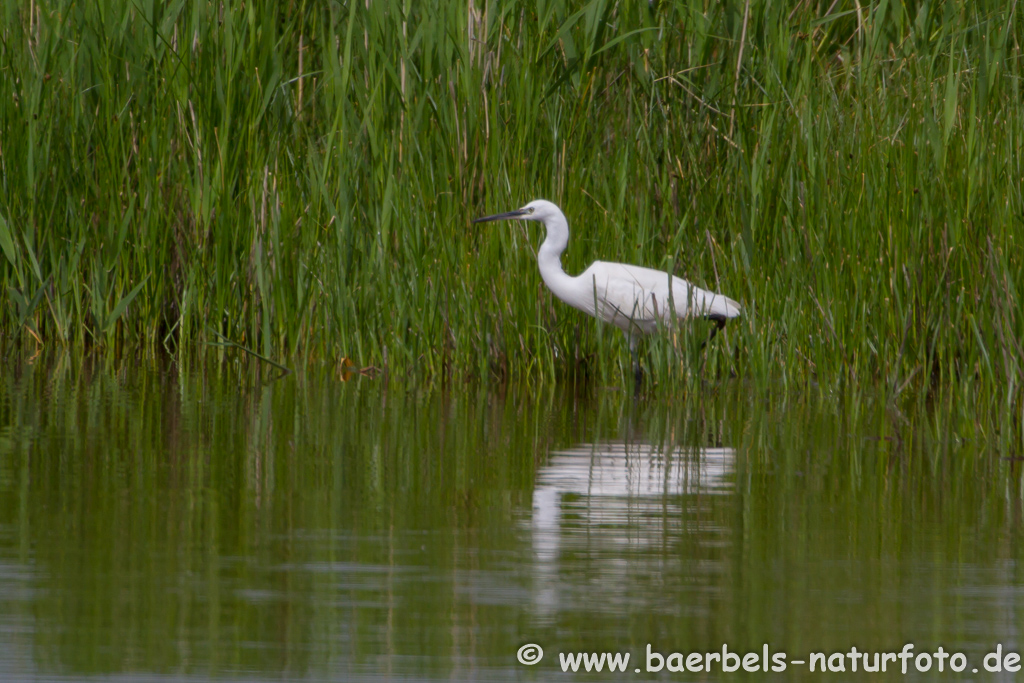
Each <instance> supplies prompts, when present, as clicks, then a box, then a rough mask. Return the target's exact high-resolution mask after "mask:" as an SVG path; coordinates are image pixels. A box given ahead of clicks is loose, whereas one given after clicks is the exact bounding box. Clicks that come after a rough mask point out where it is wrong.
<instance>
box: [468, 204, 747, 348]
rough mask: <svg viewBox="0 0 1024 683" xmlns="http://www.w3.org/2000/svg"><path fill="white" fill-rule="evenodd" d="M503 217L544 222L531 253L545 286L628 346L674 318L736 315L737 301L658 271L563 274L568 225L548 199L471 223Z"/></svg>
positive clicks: (617, 267) (598, 268) (614, 268)
mask: <svg viewBox="0 0 1024 683" xmlns="http://www.w3.org/2000/svg"><path fill="white" fill-rule="evenodd" d="M504 219H521V220H527V221H540V222H541V223H543V224H544V227H545V228H547V237H546V238H545V240H544V243H543V244H541V246H540V250H539V251H538V252H537V265H538V266H539V267H540V275H541V277H542V278H543V279H544V283H545V284H546V285H547V286H548V289H550V290H551V292H552V293H553V294H554V295H555V296H556V297H558V298H559V299H561V300H562V301H564V302H565V303H567V304H569V305H570V306H572V307H573V308H578V309H579V310H581V311H583V312H584V313H587V314H589V315H592V316H594V317H596V318H599V319H601V320H603V321H605V322H607V323H611V324H612V325H615V326H616V327H618V328H619V329H621V330H623V331H624V332H626V334H627V335H629V338H630V346H631V347H634V346H635V339H636V333H640V334H650V333H651V332H654V331H655V330H656V329H658V327H659V326H663V325H670V324H672V323H674V322H675V321H676V320H683V319H686V318H690V317H703V318H709V319H711V320H714V321H716V322H718V323H719V325H720V326H721V325H723V324H724V323H725V321H726V320H728V319H730V318H738V317H739V316H740V312H741V309H740V305H739V304H738V303H736V302H735V301H733V300H732V299H730V298H729V297H727V296H724V295H722V294H716V293H715V292H709V291H707V290H706V289H701V288H700V287H696V286H694V285H691V284H690V283H689V282H687V281H686V280H684V279H682V278H680V277H676V276H675V275H672V274H671V273H667V272H665V271H661V270H654V269H652V268H642V267H640V266H632V265H628V264H625V263H609V262H607V261H595V262H594V263H592V264H590V267H589V268H587V269H586V270H585V271H583V272H582V273H580V274H579V275H577V276H575V277H573V276H572V275H569V274H567V273H566V272H565V271H564V270H562V262H561V257H562V252H564V251H565V248H566V247H567V246H568V244H569V223H568V221H567V220H566V219H565V214H563V213H562V210H561V209H559V208H558V207H557V206H555V205H554V204H552V203H551V202H549V201H546V200H544V199H537V200H534V201H532V202H530V203H529V204H527V205H526V206H524V207H523V208H521V209H517V210H515V211H509V212H508V213H501V214H496V215H494V216H486V217H484V218H478V219H476V220H475V221H473V222H474V223H481V222H484V221H495V220H504Z"/></svg>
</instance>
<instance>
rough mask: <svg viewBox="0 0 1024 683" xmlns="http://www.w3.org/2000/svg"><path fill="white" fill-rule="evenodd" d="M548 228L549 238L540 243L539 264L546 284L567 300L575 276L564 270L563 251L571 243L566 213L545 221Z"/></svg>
mask: <svg viewBox="0 0 1024 683" xmlns="http://www.w3.org/2000/svg"><path fill="white" fill-rule="evenodd" d="M544 227H545V228H547V232H548V235H547V238H545V240H544V243H543V244H542V245H540V249H539V250H538V251H537V265H538V266H539V267H540V276H541V277H542V278H544V284H546V285H547V286H548V288H549V289H551V291H552V292H553V293H554V295H555V296H557V297H558V298H559V299H561V300H562V301H567V298H566V297H567V296H569V292H570V289H571V285H572V280H573V278H572V277H571V276H569V275H567V274H566V272H565V271H564V270H562V260H561V259H562V252H563V251H565V248H566V247H567V246H568V245H569V222H568V221H567V220H565V215H564V214H562V212H558V214H557V215H555V216H552V217H550V218H548V219H547V220H545V221H544Z"/></svg>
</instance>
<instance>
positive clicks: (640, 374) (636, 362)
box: [629, 337, 644, 396]
mask: <svg viewBox="0 0 1024 683" xmlns="http://www.w3.org/2000/svg"><path fill="white" fill-rule="evenodd" d="M629 352H630V355H632V356H633V394H634V395H635V396H639V395H640V385H641V384H643V381H644V371H643V368H641V367H640V356H639V354H638V353H637V350H636V338H635V337H634V338H633V339H631V340H630V341H629Z"/></svg>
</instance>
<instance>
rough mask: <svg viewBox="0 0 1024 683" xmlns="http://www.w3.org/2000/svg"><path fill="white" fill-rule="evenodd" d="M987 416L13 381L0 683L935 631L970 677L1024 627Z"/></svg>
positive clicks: (844, 404)
mask: <svg viewBox="0 0 1024 683" xmlns="http://www.w3.org/2000/svg"><path fill="white" fill-rule="evenodd" d="M967 411H968V409H967V408H966V407H964V406H963V405H961V403H959V402H957V401H954V400H950V401H948V402H945V403H942V404H941V405H937V406H936V405H933V406H930V407H919V408H918V409H916V410H909V409H907V408H906V407H903V408H900V409H898V408H896V407H894V406H892V405H888V404H887V403H886V402H885V400H884V398H877V399H873V398H871V397H865V398H861V399H859V400H851V399H842V400H841V399H832V398H829V397H822V396H819V395H816V394H813V392H811V393H810V394H802V395H799V396H793V395H783V396H776V397H766V396H756V395H754V394H753V393H752V392H750V391H748V390H747V388H745V387H744V386H741V385H729V384H726V385H722V386H717V387H710V388H708V387H705V388H703V389H701V390H699V391H693V392H690V393H688V394H686V395H680V396H677V397H675V398H673V399H672V400H667V399H664V398H658V399H645V400H640V401H634V400H633V399H632V398H631V397H629V396H623V395H622V394H621V393H620V392H616V391H607V390H602V389H600V388H599V387H588V388H584V389H579V388H576V389H567V388H548V389H545V390H542V391H540V392H539V393H538V392H536V391H534V390H532V389H529V388H525V387H524V388H523V389H522V390H515V389H507V390H506V391H504V392H490V393H487V392H482V391H477V390H473V391H465V390H462V389H460V390H458V391H455V390H453V391H450V392H437V393H432V394H427V395H421V394H419V393H417V392H415V391H409V390H408V389H405V388H401V389H399V388H396V387H395V386H394V385H392V386H387V385H385V383H384V382H382V381H365V380H362V381H359V382H355V383H340V382H337V381H335V380H333V379H332V378H331V377H330V376H329V375H326V374H325V375H324V376H314V375H306V376H292V377H288V378H286V379H284V380H280V381H277V382H273V383H270V384H267V385H265V384H263V383H261V382H260V381H259V379H258V378H257V377H256V376H255V374H254V370H253V369H252V368H251V367H245V368H242V367H240V366H237V365H232V364H216V363H213V362H211V363H210V364H209V365H204V366H203V367H198V368H187V369H182V368H180V367H178V366H175V365H151V366H145V367H141V368H140V367H136V366H135V365H126V366H125V367H117V368H100V367H97V366H94V365H90V364H89V363H88V362H85V361H74V360H69V359H60V360H58V361H55V362H53V363H45V364H44V363H37V364H34V365H29V364H20V365H16V366H7V367H5V368H4V372H3V374H2V378H0V678H3V680H44V679H46V680H50V679H53V678H63V679H79V678H85V677H90V678H93V679H106V678H122V679H124V678H133V677H147V678H151V679H162V678H188V679H194V680H201V679H210V678H232V679H238V678H248V679H280V678H289V677H294V678H303V679H330V680H363V679H365V680H387V679H394V680H424V681H434V680H472V681H478V680H549V679H562V678H563V677H566V678H567V677H568V674H565V675H563V674H562V673H560V668H559V665H558V661H559V660H558V653H559V652H575V651H609V652H630V653H631V656H632V659H631V660H630V665H629V672H628V674H618V675H614V674H607V673H605V674H596V673H589V674H585V673H579V674H576V678H579V679H582V680H620V679H623V678H625V679H628V680H645V679H657V678H658V677H659V676H660V677H661V678H662V679H665V680H708V679H718V678H723V677H728V675H725V674H720V673H718V672H719V671H720V669H718V668H716V670H715V671H714V672H712V673H711V674H710V675H709V674H707V673H668V672H667V671H664V670H663V671H662V672H661V673H660V674H647V673H646V672H643V671H642V672H641V673H640V674H637V673H635V672H634V671H633V669H634V668H635V667H640V668H641V669H643V668H644V667H645V666H646V663H645V660H644V657H645V651H646V647H647V645H648V644H651V646H652V647H653V648H654V650H656V651H660V652H661V653H663V654H668V653H671V652H673V651H682V652H687V653H688V652H694V651H697V652H701V651H706V650H717V651H721V648H722V644H723V643H725V644H728V647H729V649H730V650H732V651H739V652H741V653H742V652H746V651H753V652H761V648H762V646H763V645H764V644H766V643H767V644H769V645H770V648H771V650H772V651H773V652H779V651H784V652H787V653H788V654H789V659H798V658H800V655H805V656H806V655H807V654H808V653H810V652H815V651H821V652H826V653H832V652H835V651H842V652H846V651H848V650H849V649H850V647H851V646H856V647H857V648H858V649H859V650H862V651H863V650H866V651H869V652H874V651H879V652H889V651H898V650H900V649H901V648H902V647H903V646H904V644H905V643H907V642H912V643H914V644H915V648H916V649H915V653H920V652H923V651H934V650H935V649H936V648H937V646H939V645H941V646H943V647H944V648H945V650H946V651H958V650H959V651H962V652H964V653H965V655H966V656H967V657H968V658H969V661H970V666H969V667H968V669H967V671H966V672H965V673H964V674H961V675H960V676H958V679H960V680H965V679H967V678H970V672H971V668H973V667H978V668H981V659H982V657H983V656H984V654H985V653H987V652H988V651H990V650H991V649H993V648H994V647H995V645H996V644H997V643H1001V644H1002V645H1003V648H1004V649H1006V650H1017V651H1019V650H1020V649H1021V644H1020V642H1019V638H1020V636H1019V633H1018V632H1019V626H1018V624H1021V623H1024V622H1022V621H1021V617H1024V612H1022V609H1021V608H1020V607H1019V606H1018V604H1019V602H1020V598H1021V597H1022V592H1024V591H1022V588H1021V586H1022V582H1021V580H1022V571H1021V568H1020V563H1019V559H1020V557H1021V544H1020V530H1021V513H1022V505H1021V486H1020V476H1021V470H1020V466H1019V464H1018V463H1017V462H1016V461H1014V460H1012V459H1005V458H1001V457H1000V453H999V452H998V451H996V450H994V449H993V448H992V447H991V446H990V445H989V437H988V436H986V435H984V434H982V433H980V431H979V430H978V429H977V427H976V425H975V424H974V422H973V421H972V418H971V417H970V415H969V412H967ZM525 643H538V644H540V645H542V646H543V648H544V650H545V652H546V655H545V658H544V660H543V661H542V662H541V663H540V664H538V665H536V666H533V667H525V666H523V665H521V664H519V663H518V662H517V660H516V652H517V650H518V649H519V648H520V646H522V645H524V644H525ZM846 666H847V671H849V663H847V665H846ZM890 666H893V665H890ZM933 674H935V671H934V669H933V671H932V672H931V673H930V674H920V677H922V678H926V677H929V676H931V675H933ZM742 675H743V674H733V675H732V676H733V677H735V676H742ZM748 676H749V677H750V679H751V680H760V679H761V678H763V677H765V675H764V674H761V673H758V674H748ZM775 676H776V678H777V679H779V680H783V679H784V680H790V679H794V678H796V679H807V680H811V679H815V680H816V679H818V678H819V677H820V674H814V675H812V674H809V673H808V672H807V667H806V666H798V665H791V666H790V667H789V668H788V670H787V671H786V672H785V673H782V674H776V675H775ZM860 676H861V674H857V675H853V674H851V673H847V674H846V675H845V676H844V677H842V678H843V680H847V679H849V678H858V677H860ZM868 676H870V675H868ZM865 678H866V677H865Z"/></svg>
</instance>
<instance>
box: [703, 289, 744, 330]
mask: <svg viewBox="0 0 1024 683" xmlns="http://www.w3.org/2000/svg"><path fill="white" fill-rule="evenodd" d="M742 312H743V308H742V307H741V306H740V305H739V304H738V303H736V302H735V301H733V300H732V299H730V298H729V297H727V296H722V295H721V294H716V295H715V296H714V298H713V299H712V300H711V305H710V306H708V308H707V309H706V311H705V314H704V315H705V316H706V317H707V318H709V319H711V320H715V321H718V322H723V323H724V322H725V321H726V320H729V319H730V318H738V317H740V315H742Z"/></svg>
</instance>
